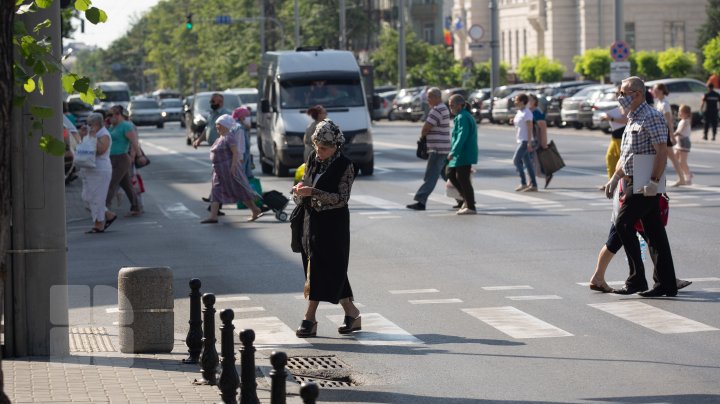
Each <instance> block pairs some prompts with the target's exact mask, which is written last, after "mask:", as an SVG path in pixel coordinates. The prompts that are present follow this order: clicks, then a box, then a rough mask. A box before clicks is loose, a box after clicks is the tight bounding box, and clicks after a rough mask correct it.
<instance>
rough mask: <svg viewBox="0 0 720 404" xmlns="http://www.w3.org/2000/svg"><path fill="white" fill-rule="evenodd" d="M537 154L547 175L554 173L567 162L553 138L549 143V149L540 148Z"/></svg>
mask: <svg viewBox="0 0 720 404" xmlns="http://www.w3.org/2000/svg"><path fill="white" fill-rule="evenodd" d="M537 155H538V159H539V160H540V165H541V166H542V169H543V171H544V172H545V175H550V174H553V173H555V172H556V171H558V170H560V169H561V168H563V167H565V162H564V161H563V159H562V157H560V153H559V152H558V150H557V146H555V142H554V141H552V140H551V141H550V143H548V148H547V149H538V150H537Z"/></svg>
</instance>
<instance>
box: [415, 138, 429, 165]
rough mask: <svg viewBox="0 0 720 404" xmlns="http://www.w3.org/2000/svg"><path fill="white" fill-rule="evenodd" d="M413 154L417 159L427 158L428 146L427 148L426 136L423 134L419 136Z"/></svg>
mask: <svg viewBox="0 0 720 404" xmlns="http://www.w3.org/2000/svg"><path fill="white" fill-rule="evenodd" d="M415 155H416V156H417V157H418V158H419V159H423V160H427V159H428V157H430V156H429V155H428V148H427V138H425V136H421V137H420V140H418V141H417V150H416V151H415Z"/></svg>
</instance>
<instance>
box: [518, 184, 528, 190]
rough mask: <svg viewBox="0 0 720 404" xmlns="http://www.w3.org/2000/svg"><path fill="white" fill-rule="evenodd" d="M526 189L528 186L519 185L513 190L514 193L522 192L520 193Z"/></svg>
mask: <svg viewBox="0 0 720 404" xmlns="http://www.w3.org/2000/svg"><path fill="white" fill-rule="evenodd" d="M527 187H528V185H523V184H520V185H518V186H517V188H515V191H516V192H522V191H524V190H525V188H527Z"/></svg>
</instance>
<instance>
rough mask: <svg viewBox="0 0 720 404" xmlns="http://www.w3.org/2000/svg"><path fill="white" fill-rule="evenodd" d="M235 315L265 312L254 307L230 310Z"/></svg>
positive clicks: (258, 307) (263, 309) (262, 308)
mask: <svg viewBox="0 0 720 404" xmlns="http://www.w3.org/2000/svg"><path fill="white" fill-rule="evenodd" d="M232 310H233V311H234V312H235V313H254V312H258V311H265V308H264V307H260V306H255V307H237V308H234V309H232Z"/></svg>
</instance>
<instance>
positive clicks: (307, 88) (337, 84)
mask: <svg viewBox="0 0 720 404" xmlns="http://www.w3.org/2000/svg"><path fill="white" fill-rule="evenodd" d="M280 102H281V103H282V106H283V108H309V107H311V106H313V105H322V106H324V107H325V108H337V107H362V106H364V105H365V99H364V98H363V93H362V85H361V84H360V78H359V77H357V78H335V79H319V80H313V79H306V78H297V79H288V80H283V81H281V82H280Z"/></svg>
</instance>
